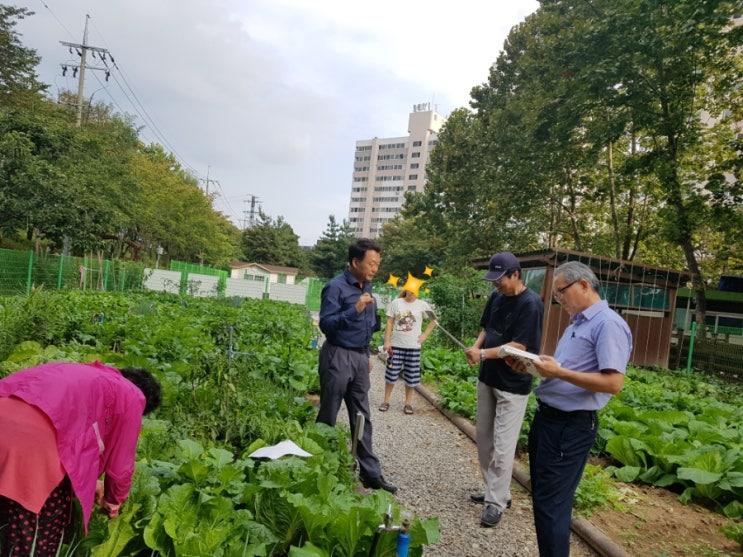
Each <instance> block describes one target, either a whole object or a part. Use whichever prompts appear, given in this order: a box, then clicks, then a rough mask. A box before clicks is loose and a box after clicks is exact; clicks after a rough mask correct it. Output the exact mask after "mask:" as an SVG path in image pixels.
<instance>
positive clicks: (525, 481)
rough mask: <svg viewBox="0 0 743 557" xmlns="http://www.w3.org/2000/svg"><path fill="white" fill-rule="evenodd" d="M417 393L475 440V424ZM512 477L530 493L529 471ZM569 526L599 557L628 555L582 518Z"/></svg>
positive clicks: (421, 389) (419, 388) (516, 469)
mask: <svg viewBox="0 0 743 557" xmlns="http://www.w3.org/2000/svg"><path fill="white" fill-rule="evenodd" d="M415 389H416V391H417V392H418V394H420V395H421V396H422V397H423V398H425V399H426V400H427V401H428V402H430V403H431V404H432V405H433V406H434V407H435V408H436V409H437V410H438V411H439V412H441V413H442V414H443V415H444V416H446V418H447V419H448V420H449V421H451V422H452V423H453V424H454V425H456V426H457V427H458V428H459V429H460V430H461V431H462V432H463V433H464V434H465V435H467V437H469V438H470V439H471V440H472V442H473V443H474V442H475V426H474V425H473V424H472V422H470V421H469V420H468V419H466V418H463V417H462V416H459V415H457V414H454V413H453V412H452V411H450V410H448V409H447V408H444V407H443V406H441V404H439V402H438V399H437V398H436V395H434V394H433V393H432V392H431V391H429V390H428V389H426V388H425V387H424V386H422V385H418V386H417V387H416V388H415ZM513 478H514V479H515V480H516V481H517V482H518V483H519V484H521V486H522V487H523V488H524V489H525V490H526V491H527V492H530V493H531V479H530V478H529V473H528V472H527V471H526V470H524V469H523V468H521V467H519V466H518V465H515V466H514V468H513ZM571 528H572V530H573V532H575V533H576V534H577V535H578V536H580V537H581V539H583V540H584V541H585V542H586V543H587V544H588V545H590V546H591V547H592V548H593V550H594V551H596V552H597V553H598V554H599V555H601V557H630V555H629V553H627V552H625V551H624V550H623V549H622V548H621V547H619V546H618V545H616V544H615V543H614V542H613V541H612V540H611V539H610V538H609V537H608V536H607V535H606V534H604V533H603V532H602V531H601V530H599V529H598V528H596V527H595V526H594V525H593V524H591V523H590V522H588V521H587V520H585V519H582V518H573V519H572V521H571Z"/></svg>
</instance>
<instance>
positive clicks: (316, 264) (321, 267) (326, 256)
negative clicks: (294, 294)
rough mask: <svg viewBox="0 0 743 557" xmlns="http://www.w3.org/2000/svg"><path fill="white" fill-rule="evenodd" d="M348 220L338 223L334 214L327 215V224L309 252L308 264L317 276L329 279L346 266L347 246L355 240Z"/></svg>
mask: <svg viewBox="0 0 743 557" xmlns="http://www.w3.org/2000/svg"><path fill="white" fill-rule="evenodd" d="M355 239H356V238H355V236H354V233H353V230H352V229H351V227H350V225H349V223H348V221H346V220H343V222H342V223H340V224H338V222H337V221H336V220H335V215H330V216H329V217H328V226H327V228H326V229H325V231H324V232H323V233H322V236H320V239H319V240H318V241H317V243H316V244H315V247H314V249H313V250H312V251H311V252H310V255H309V258H310V265H311V267H312V270H313V271H314V272H315V273H316V274H317V276H318V277H320V278H323V279H330V278H332V277H334V276H335V275H337V274H338V273H340V272H341V271H343V270H344V269H345V268H346V267H347V266H348V246H350V245H351V244H352V243H353V241H354V240H355Z"/></svg>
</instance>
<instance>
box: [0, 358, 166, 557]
mask: <svg viewBox="0 0 743 557" xmlns="http://www.w3.org/2000/svg"><path fill="white" fill-rule="evenodd" d="M161 400H162V395H161V389H160V385H159V383H158V382H157V380H156V379H155V378H154V377H153V376H152V374H150V373H149V372H148V371H146V370H144V369H141V368H126V369H122V370H121V371H119V370H117V369H115V368H113V367H108V366H105V365H103V364H102V363H100V362H94V363H90V364H80V363H72V362H56V363H47V364H42V365H39V366H36V367H32V368H28V369H22V370H19V371H17V372H15V373H13V374H11V375H9V376H8V377H6V378H4V379H2V380H0V431H2V432H3V433H2V435H1V436H0V556H2V557H6V556H7V557H9V556H12V557H23V556H26V555H34V556H35V557H42V556H47V555H50V556H51V555H55V554H56V551H57V548H58V547H59V545H60V544H61V542H62V539H63V537H64V533H65V530H66V529H67V528H68V527H69V526H70V524H71V520H72V496H73V494H74V495H75V496H76V497H77V498H78V500H79V501H80V506H81V508H82V512H83V519H84V526H85V532H86V533H87V527H88V521H89V520H90V515H91V513H92V510H93V505H94V502H97V503H98V504H99V505H100V507H101V512H103V513H105V514H107V515H108V516H109V517H114V516H116V515H117V514H118V511H119V507H120V506H121V503H123V502H124V500H125V499H126V497H127V495H128V494H129V489H130V487H131V484H132V475H133V474H134V461H135V456H136V450H137V440H138V438H139V432H140V429H141V427H142V416H143V415H144V414H147V413H149V412H151V411H153V410H155V409H156V408H157V407H158V406H160V402H161ZM103 474H105V479H104V480H103V481H102V482H101V481H99V478H100V477H101V475H103Z"/></svg>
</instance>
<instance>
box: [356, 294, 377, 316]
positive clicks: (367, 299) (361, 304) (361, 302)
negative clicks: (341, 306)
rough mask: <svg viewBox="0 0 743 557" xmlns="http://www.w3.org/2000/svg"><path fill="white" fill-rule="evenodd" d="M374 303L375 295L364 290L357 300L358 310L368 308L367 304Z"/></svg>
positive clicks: (359, 311)
mask: <svg viewBox="0 0 743 557" xmlns="http://www.w3.org/2000/svg"><path fill="white" fill-rule="evenodd" d="M373 303H374V297H373V296H372V295H371V294H369V293H368V292H364V293H363V294H362V295H361V296H359V299H358V300H357V301H356V312H357V313H361V312H362V311H364V310H365V309H366V306H368V305H369V304H373Z"/></svg>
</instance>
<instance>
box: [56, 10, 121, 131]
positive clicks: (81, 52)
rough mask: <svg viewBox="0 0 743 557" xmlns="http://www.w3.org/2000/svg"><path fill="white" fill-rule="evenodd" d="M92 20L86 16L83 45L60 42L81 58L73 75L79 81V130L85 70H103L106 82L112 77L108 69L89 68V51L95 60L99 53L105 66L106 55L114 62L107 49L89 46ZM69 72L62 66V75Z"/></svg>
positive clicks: (81, 118)
mask: <svg viewBox="0 0 743 557" xmlns="http://www.w3.org/2000/svg"><path fill="white" fill-rule="evenodd" d="M89 19H90V16H89V15H87V14H86V15H85V32H84V33H83V43H82V44H77V43H68V42H65V41H59V42H60V43H61V44H63V45H64V46H66V47H68V48H69V49H70V53H72V49H73V48H74V49H75V50H76V51H77V54H78V56H80V65H79V66H72V68H73V75H75V73H77V74H78V80H77V127H78V128H79V127H80V126H82V123H83V100H84V98H85V97H84V91H85V69H86V68H89V69H91V70H101V71H104V72H106V81H108V77H109V76H110V75H111V72H110V71H109V70H108V68H107V67H105V68H96V67H93V66H88V64H87V57H88V51H89V50H90V51H91V54H92V55H93V58H95V53H96V52H97V53H98V56H99V57H100V59H101V61H102V62H103V63H104V64H105V62H106V55H108V56H110V57H111V61H112V62H113V56H111V55H110V54H109V52H108V50H106V49H105V48H100V47H97V46H90V45H89V44H88V20H89ZM66 72H67V66H66V65H65V64H62V75H64V74H65V73H66Z"/></svg>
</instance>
